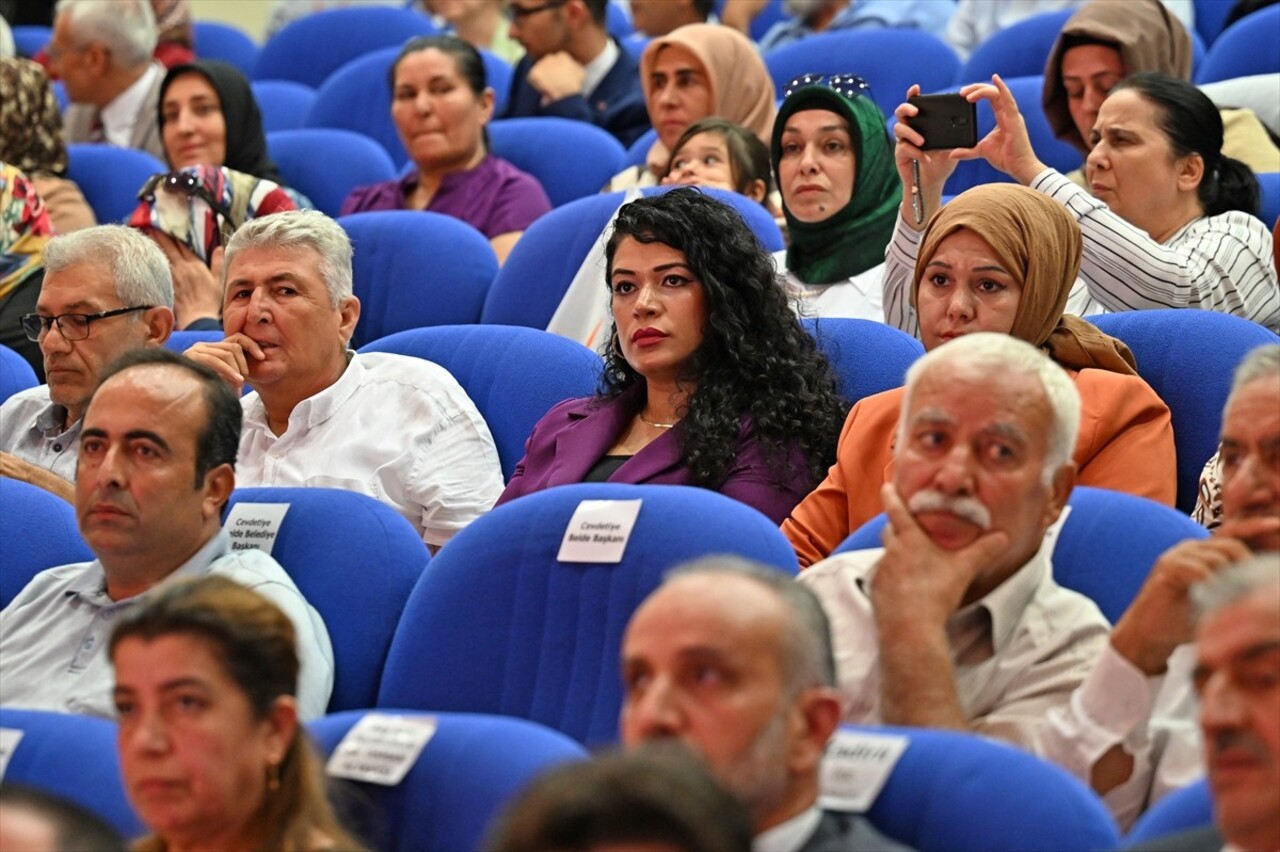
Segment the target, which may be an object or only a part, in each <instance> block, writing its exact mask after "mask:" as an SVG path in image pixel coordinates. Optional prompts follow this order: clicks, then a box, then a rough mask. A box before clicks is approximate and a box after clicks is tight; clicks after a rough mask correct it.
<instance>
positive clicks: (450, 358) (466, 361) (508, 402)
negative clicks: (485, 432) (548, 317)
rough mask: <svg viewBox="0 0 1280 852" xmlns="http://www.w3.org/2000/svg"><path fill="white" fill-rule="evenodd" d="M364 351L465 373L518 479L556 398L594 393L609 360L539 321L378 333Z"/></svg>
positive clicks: (506, 466)
mask: <svg viewBox="0 0 1280 852" xmlns="http://www.w3.org/2000/svg"><path fill="white" fill-rule="evenodd" d="M361 351H362V352H395V353H397V354H400V355H413V356H415V357H418V358H424V359H426V360H428V361H433V362H435V363H437V364H439V365H440V366H442V367H444V368H445V369H446V370H448V371H449V372H450V374H452V375H453V377H454V378H455V379H457V381H458V384H460V385H462V389H463V390H465V391H466V392H467V396H469V397H471V401H472V402H474V403H475V404H476V408H477V409H478V410H479V411H480V415H481V416H482V417H484V421H485V423H487V424H488V426H489V431H490V432H492V433H493V441H494V443H495V444H496V445H497V447H498V459H499V460H500V461H501V462H502V476H503V478H504V479H510V478H511V474H512V472H514V470H515V466H516V464H517V463H518V462H519V461H520V459H522V458H524V445H525V441H527V440H528V439H529V435H530V434H531V433H532V432H533V427H534V426H535V425H537V423H538V421H539V420H541V419H542V416H543V415H544V414H546V413H547V412H548V411H549V410H550V409H551V407H552V406H553V405H555V404H556V403H558V402H561V401H563V400H566V399H572V398H574V397H582V396H590V395H591V394H592V393H594V392H595V390H596V387H597V385H598V384H599V381H600V371H601V369H602V367H603V362H602V361H601V360H600V356H599V355H596V354H595V353H594V352H592V351H591V350H590V349H588V348H587V347H585V346H583V345H582V344H580V343H576V342H574V341H572V340H569V339H568V338H564V337H560V336H558V335H555V334H551V333H549V332H546V331H541V330H539V329H534V328H521V327H518V326H505V325H458V326H436V327H435V328H420V329H414V330H412V331H404V332H400V333H399V334H393V335H391V336H390V337H384V338H382V339H381V340H375V341H374V342H373V343H370V344H368V345H367V346H365V347H364V348H363V349H362V350H361Z"/></svg>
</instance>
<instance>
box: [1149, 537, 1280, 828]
mask: <svg viewBox="0 0 1280 852" xmlns="http://www.w3.org/2000/svg"><path fill="white" fill-rule="evenodd" d="M1277 560H1280V553H1275V552H1272V553H1267V554H1263V555H1261V556H1255V557H1253V558H1252V559H1250V560H1249V561H1246V562H1241V563H1239V564H1237V565H1233V566H1231V567H1229V568H1224V569H1222V570H1221V571H1219V572H1217V573H1216V574H1213V575H1212V576H1211V577H1210V578H1209V579H1208V580H1205V581H1204V582H1203V583H1201V584H1199V585H1198V586H1196V587H1195V588H1193V589H1192V592H1191V599H1192V604H1193V607H1194V609H1195V610H1196V614H1197V616H1198V620H1199V629H1198V632H1197V635H1196V645H1195V655H1196V664H1195V685H1196V692H1197V693H1198V694H1199V696H1200V729H1201V733H1202V734H1203V736H1204V753H1205V769H1206V771H1207V774H1208V777H1209V792H1210V794H1211V795H1212V796H1213V813H1214V820H1215V825H1213V826H1204V827H1201V828H1197V829H1193V830H1191V831H1187V832H1184V833H1181V834H1175V835H1170V836H1167V837H1163V838H1160V839H1158V840H1155V841H1152V842H1151V843H1149V844H1145V845H1141V846H1137V847H1134V848H1135V849H1144V850H1157V852H1159V850H1172V849H1178V850H1183V849H1186V850H1198V849H1204V850H1218V849H1223V848H1228V849H1280V807H1278V806H1277V803H1278V802H1280V583H1277V582H1276V563H1277Z"/></svg>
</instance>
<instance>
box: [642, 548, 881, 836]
mask: <svg viewBox="0 0 1280 852" xmlns="http://www.w3.org/2000/svg"><path fill="white" fill-rule="evenodd" d="M622 678H623V687H624V690H625V693H626V695H625V698H624V699H623V706H622V717H621V720H620V727H621V733H622V742H623V744H624V745H625V746H627V747H628V748H630V747H633V746H636V745H639V744H641V743H645V742H652V741H662V740H676V741H679V742H681V743H683V744H685V745H687V746H688V747H689V748H690V749H692V750H693V751H694V752H695V753H696V754H698V755H699V756H700V757H701V758H702V760H703V761H704V762H705V763H706V764H707V766H708V767H709V768H710V770H711V773H712V775H714V776H715V777H716V778H717V780H719V781H720V782H721V783H722V784H723V785H724V786H725V787H726V788H727V789H728V790H729V791H730V792H731V793H733V794H734V795H736V796H737V797H738V798H739V799H740V800H741V801H743V802H744V803H745V804H746V805H747V807H748V808H749V809H750V811H751V816H752V819H753V820H754V823H755V834H756V837H755V840H754V843H753V844H752V845H753V847H754V848H755V849H758V850H767V852H863V850H884V852H896V850H901V849H903V847H902V846H900V845H899V844H897V843H894V842H893V841H892V840H889V839H887V838H885V837H883V836H882V835H880V834H879V833H877V832H876V830H875V829H874V828H872V827H871V825H870V823H868V822H866V821H865V820H864V819H862V818H860V817H857V816H854V815H852V814H846V813H838V812H835V811H824V810H822V809H821V808H820V807H819V806H818V768H819V764H820V762H821V759H822V755H823V752H824V750H825V748H826V745H827V740H829V739H830V738H831V735H832V733H833V732H834V731H835V729H836V726H837V725H838V724H839V721H840V701H839V698H838V696H837V694H836V691H835V688H834V683H835V663H834V661H833V660H832V655H831V633H830V630H829V628H828V625H827V619H826V616H825V615H824V614H823V612H822V607H821V605H820V604H819V603H818V601H817V599H816V598H815V597H814V596H813V594H812V593H811V592H810V591H809V590H808V589H806V588H804V587H803V586H801V585H800V584H799V583H796V582H795V580H794V579H792V578H791V577H789V576H787V575H786V574H783V573H781V572H780V571H775V570H773V569H771V568H765V567H763V566H760V565H756V564H754V563H750V562H746V561H744V560H741V559H737V558H734V557H730V556H714V557H708V558H706V559H701V560H698V561H696V562H692V563H690V564H688V565H685V566H683V567H681V568H677V569H675V570H674V571H672V572H671V574H670V575H668V577H667V579H666V581H665V582H664V583H663V584H662V586H660V587H659V588H658V589H657V591H655V592H654V593H653V594H651V595H650V596H649V597H648V598H647V599H645V601H644V603H642V604H641V605H640V606H639V607H638V608H637V609H636V611H635V614H634V615H633V616H632V617H631V623H630V624H628V625H627V630H626V633H625V635H624V636H623V639H622Z"/></svg>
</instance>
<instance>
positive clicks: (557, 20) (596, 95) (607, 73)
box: [505, 0, 649, 145]
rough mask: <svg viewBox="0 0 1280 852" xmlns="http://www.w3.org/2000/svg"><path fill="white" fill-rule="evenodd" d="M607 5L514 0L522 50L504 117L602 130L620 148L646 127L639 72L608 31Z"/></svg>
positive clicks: (511, 12)
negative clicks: (542, 118) (554, 119)
mask: <svg viewBox="0 0 1280 852" xmlns="http://www.w3.org/2000/svg"><path fill="white" fill-rule="evenodd" d="M607 4H608V0H511V3H510V5H509V6H508V7H507V14H508V16H510V18H511V30H510V32H511V37H512V38H514V39H515V40H516V41H518V42H520V44H521V46H523V47H524V49H525V54H526V55H525V57H524V58H523V59H521V60H520V64H519V65H517V66H516V70H515V74H514V75H513V77H512V80H511V95H510V97H509V98H508V101H507V112H506V116H505V117H507V118H517V117H520V116H532V115H552V116H559V117H560V118H572V119H574V120H576V121H586V122H590V123H591V124H594V125H595V126H597V127H600V128H603V129H605V130H607V131H609V132H610V133H612V134H613V135H614V136H616V137H617V138H618V140H619V141H620V142H621V143H622V144H623V145H630V144H631V143H632V142H634V141H635V140H636V139H637V138H638V137H639V136H640V135H641V134H643V133H644V132H645V131H646V130H648V129H649V114H648V112H647V111H646V109H645V105H644V93H643V92H642V90H641V88H640V67H639V66H638V65H637V64H636V61H635V60H634V59H632V58H631V54H629V53H627V51H625V50H623V49H622V47H621V46H620V45H619V44H618V43H617V42H616V41H614V40H613V39H612V38H610V36H609V33H608V32H607V31H606V30H605V8H606V6H607Z"/></svg>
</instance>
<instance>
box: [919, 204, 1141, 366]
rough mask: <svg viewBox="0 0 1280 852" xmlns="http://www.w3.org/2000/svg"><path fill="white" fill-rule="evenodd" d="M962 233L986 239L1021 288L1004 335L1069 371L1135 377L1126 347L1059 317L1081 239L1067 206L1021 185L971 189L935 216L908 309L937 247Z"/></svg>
mask: <svg viewBox="0 0 1280 852" xmlns="http://www.w3.org/2000/svg"><path fill="white" fill-rule="evenodd" d="M960 230H966V231H970V232H972V233H974V234H976V235H977V236H979V237H981V238H982V239H983V240H985V241H986V242H987V244H988V245H990V246H991V248H992V250H993V251H995V253H996V257H997V258H998V259H999V261H1000V264H1001V265H1002V266H1003V267H1004V268H1005V269H1006V270H1008V272H1009V274H1010V275H1012V276H1013V278H1014V279H1015V280H1017V281H1019V282H1021V284H1022V297H1021V299H1020V300H1019V302H1018V311H1017V313H1016V314H1015V315H1014V318H1013V328H1012V329H1010V331H1009V334H1010V335H1012V336H1013V337H1016V338H1018V339H1019V340H1025V341H1026V342H1028V343H1030V344H1031V345H1032V346H1037V347H1039V348H1041V349H1043V350H1045V351H1046V352H1047V353H1048V354H1049V357H1050V358H1052V359H1053V360H1054V361H1056V362H1058V363H1059V364H1060V365H1062V366H1063V367H1066V368H1068V369H1074V370H1081V369H1084V368H1086V367H1092V368H1097V369H1102V370H1109V371H1111V372H1113V373H1127V374H1130V375H1136V374H1137V370H1135V369H1134V367H1135V364H1136V362H1135V361H1134V358H1133V353H1132V352H1130V351H1129V347H1127V346H1125V345H1124V344H1123V343H1121V342H1120V341H1119V340H1116V339H1115V338H1114V337H1111V336H1110V335H1107V334H1103V333H1102V332H1101V331H1099V330H1098V329H1096V328H1094V327H1093V326H1092V325H1090V324H1089V323H1087V322H1085V321H1084V320H1082V319H1080V318H1079V317H1074V316H1070V315H1068V314H1063V310H1064V309H1065V308H1066V306H1067V297H1068V296H1069V295H1070V294H1071V286H1072V285H1073V284H1074V283H1075V280H1076V275H1077V274H1078V273H1079V272H1080V257H1081V251H1082V250H1083V248H1084V239H1083V237H1081V235H1080V226H1079V225H1078V224H1076V220H1075V218H1074V217H1073V216H1072V215H1071V214H1070V213H1068V212H1067V209H1066V208H1065V207H1063V206H1062V205H1061V204H1059V203H1057V202H1056V201H1054V200H1053V199H1051V198H1049V197H1047V196H1045V195H1041V194H1040V193H1038V192H1036V191H1035V190H1034V189H1029V188H1027V187H1025V186H1019V185H1017V184H1012V183H989V184H983V185H981V186H976V187H974V188H973V189H970V190H967V191H965V192H963V193H961V194H960V195H958V196H956V197H955V198H954V199H952V201H951V202H950V203H949V204H945V205H943V206H942V209H940V210H939V211H938V212H937V213H935V214H934V215H933V218H932V219H930V220H929V224H928V225H927V226H926V227H925V232H924V238H923V239H922V240H921V242H920V253H919V254H918V255H916V269H915V278H914V281H913V286H912V289H911V305H912V307H915V305H916V296H917V294H918V293H919V291H920V281H921V280H922V279H923V278H924V275H925V267H926V266H927V265H928V264H929V262H930V261H931V260H933V256H934V255H935V254H936V253H937V251H938V245H939V244H940V243H941V242H942V241H943V240H944V239H946V238H947V237H949V236H951V235H952V234H954V233H955V232H956V231H960Z"/></svg>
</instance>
